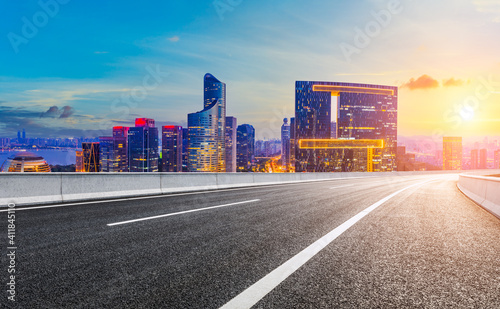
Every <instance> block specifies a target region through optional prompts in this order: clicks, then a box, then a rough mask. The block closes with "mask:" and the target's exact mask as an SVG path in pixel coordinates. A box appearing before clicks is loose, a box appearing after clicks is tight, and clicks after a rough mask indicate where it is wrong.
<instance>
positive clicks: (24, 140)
mask: <svg viewBox="0 0 500 309" xmlns="http://www.w3.org/2000/svg"><path fill="white" fill-rule="evenodd" d="M23 143H26V130H25V129H23Z"/></svg>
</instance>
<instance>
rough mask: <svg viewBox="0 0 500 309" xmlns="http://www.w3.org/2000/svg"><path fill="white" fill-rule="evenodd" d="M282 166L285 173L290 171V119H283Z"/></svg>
mask: <svg viewBox="0 0 500 309" xmlns="http://www.w3.org/2000/svg"><path fill="white" fill-rule="evenodd" d="M281 164H282V165H283V167H284V168H285V171H289V170H290V125H289V124H288V119H287V118H285V119H283V125H282V126H281Z"/></svg>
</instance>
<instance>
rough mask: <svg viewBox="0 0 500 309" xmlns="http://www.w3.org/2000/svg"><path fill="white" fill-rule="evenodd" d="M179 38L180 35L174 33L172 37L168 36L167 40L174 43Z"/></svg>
mask: <svg viewBox="0 0 500 309" xmlns="http://www.w3.org/2000/svg"><path fill="white" fill-rule="evenodd" d="M180 39H181V38H180V37H178V36H176V35H174V36H173V37H170V38H168V40H169V41H170V42H173V43H175V42H179V40H180Z"/></svg>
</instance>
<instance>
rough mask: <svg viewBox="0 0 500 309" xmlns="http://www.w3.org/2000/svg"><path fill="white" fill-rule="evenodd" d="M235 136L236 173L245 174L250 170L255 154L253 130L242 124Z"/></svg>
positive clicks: (251, 127)
mask: <svg viewBox="0 0 500 309" xmlns="http://www.w3.org/2000/svg"><path fill="white" fill-rule="evenodd" d="M236 134H237V137H236V140H237V145H236V151H237V155H236V157H237V158H236V160H237V169H238V172H246V171H249V170H250V169H251V166H252V160H253V156H254V153H255V129H254V128H253V126H251V125H249V124H242V125H240V126H238V130H237V133H236Z"/></svg>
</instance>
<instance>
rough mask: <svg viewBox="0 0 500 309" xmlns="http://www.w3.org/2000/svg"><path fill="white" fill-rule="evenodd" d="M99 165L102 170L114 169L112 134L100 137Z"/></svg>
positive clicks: (111, 170)
mask: <svg viewBox="0 0 500 309" xmlns="http://www.w3.org/2000/svg"><path fill="white" fill-rule="evenodd" d="M99 152H100V153H99V160H100V161H99V165H100V171H101V172H106V173H107V172H113V171H114V166H113V165H114V157H115V153H114V141H113V137H111V136H101V137H99Z"/></svg>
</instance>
